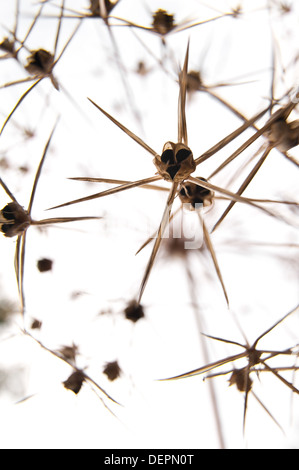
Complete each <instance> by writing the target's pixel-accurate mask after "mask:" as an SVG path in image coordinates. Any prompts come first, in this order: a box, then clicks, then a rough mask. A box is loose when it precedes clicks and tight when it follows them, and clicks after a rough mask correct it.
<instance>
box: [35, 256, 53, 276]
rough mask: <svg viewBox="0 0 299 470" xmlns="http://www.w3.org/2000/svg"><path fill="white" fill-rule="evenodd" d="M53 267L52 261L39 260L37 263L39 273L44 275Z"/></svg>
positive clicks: (46, 259)
mask: <svg viewBox="0 0 299 470" xmlns="http://www.w3.org/2000/svg"><path fill="white" fill-rule="evenodd" d="M52 267H53V260H51V259H49V258H41V259H39V260H38V262H37V269H38V270H39V272H40V273H46V272H48V271H52Z"/></svg>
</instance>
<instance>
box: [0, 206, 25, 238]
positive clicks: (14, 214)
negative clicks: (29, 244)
mask: <svg viewBox="0 0 299 470" xmlns="http://www.w3.org/2000/svg"><path fill="white" fill-rule="evenodd" d="M1 222H2V224H1V226H0V230H1V232H2V233H3V234H4V236H5V237H17V236H19V235H22V234H23V233H24V232H25V231H26V230H27V228H28V227H29V226H30V224H31V222H32V221H31V217H30V215H29V213H28V211H26V210H25V209H24V208H23V207H22V206H20V204H18V203H17V202H9V203H8V204H7V205H6V206H5V207H4V208H3V209H2V210H1Z"/></svg>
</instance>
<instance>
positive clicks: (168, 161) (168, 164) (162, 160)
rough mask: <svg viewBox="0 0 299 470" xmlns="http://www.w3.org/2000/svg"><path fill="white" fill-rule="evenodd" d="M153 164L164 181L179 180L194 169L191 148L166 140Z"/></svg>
mask: <svg viewBox="0 0 299 470" xmlns="http://www.w3.org/2000/svg"><path fill="white" fill-rule="evenodd" d="M154 164H155V166H156V168H157V169H158V172H159V174H160V175H161V176H162V177H163V178H164V179H165V180H166V181H175V182H181V181H183V180H184V179H186V178H188V177H189V176H190V174H191V173H193V171H195V169H196V165H195V162H194V159H193V154H192V152H191V150H190V149H189V147H187V146H186V145H184V144H182V143H177V144H175V143H173V142H166V144H165V145H164V147H163V152H162V154H161V156H158V155H157V157H155V159H154Z"/></svg>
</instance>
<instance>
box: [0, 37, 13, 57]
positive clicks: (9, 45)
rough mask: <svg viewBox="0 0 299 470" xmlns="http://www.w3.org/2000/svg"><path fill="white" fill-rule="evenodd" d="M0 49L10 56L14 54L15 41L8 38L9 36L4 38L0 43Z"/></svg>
mask: <svg viewBox="0 0 299 470" xmlns="http://www.w3.org/2000/svg"><path fill="white" fill-rule="evenodd" d="M0 49H1V50H2V51H4V52H6V54H8V55H9V56H10V57H15V56H16V49H15V42H14V41H12V40H10V39H9V38H4V39H3V41H2V42H1V43H0Z"/></svg>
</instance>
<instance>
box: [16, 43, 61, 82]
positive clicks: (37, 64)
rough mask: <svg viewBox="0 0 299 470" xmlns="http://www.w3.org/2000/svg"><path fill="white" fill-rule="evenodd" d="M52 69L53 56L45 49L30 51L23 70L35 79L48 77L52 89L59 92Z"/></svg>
mask: <svg viewBox="0 0 299 470" xmlns="http://www.w3.org/2000/svg"><path fill="white" fill-rule="evenodd" d="M53 67H54V56H53V55H52V54H51V53H50V52H48V51H46V50H45V49H38V50H37V51H32V52H31V55H30V56H29V57H28V59H27V64H26V65H25V66H24V68H25V70H27V72H28V73H29V74H30V75H33V76H34V78H35V79H39V78H47V77H49V78H50V79H51V82H52V84H53V86H54V88H56V90H59V85H58V82H57V80H56V78H55V77H54V76H53V74H52V70H53Z"/></svg>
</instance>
